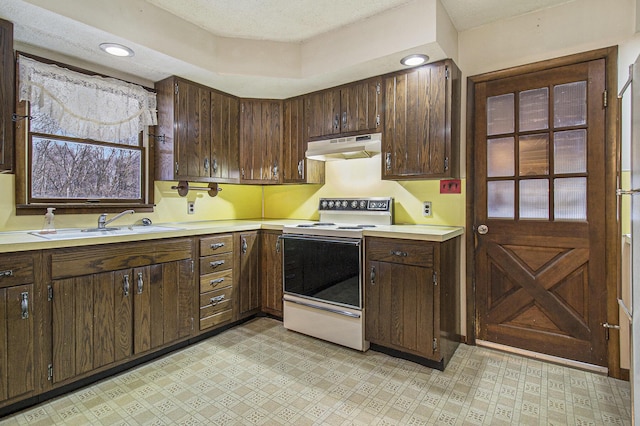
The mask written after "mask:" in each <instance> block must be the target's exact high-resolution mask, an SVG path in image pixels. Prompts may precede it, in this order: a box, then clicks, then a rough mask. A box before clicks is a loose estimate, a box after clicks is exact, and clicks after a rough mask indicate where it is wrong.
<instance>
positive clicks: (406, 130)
mask: <svg viewBox="0 0 640 426" xmlns="http://www.w3.org/2000/svg"><path fill="white" fill-rule="evenodd" d="M384 91H385V101H384V126H383V132H382V133H383V135H382V144H383V145H382V178H383V179H393V180H402V179H429V178H449V177H458V174H459V172H458V169H459V147H458V146H459V144H460V129H459V127H460V124H459V120H460V71H459V70H458V68H457V67H456V65H455V64H454V63H453V61H451V60H445V61H441V62H435V63H432V64H428V65H425V66H422V67H419V68H413V69H411V70H408V71H402V72H397V73H393V74H389V75H386V76H385V77H384Z"/></svg>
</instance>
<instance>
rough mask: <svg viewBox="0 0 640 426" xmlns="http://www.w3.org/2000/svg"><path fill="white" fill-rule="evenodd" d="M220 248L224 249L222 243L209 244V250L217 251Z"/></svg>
mask: <svg viewBox="0 0 640 426" xmlns="http://www.w3.org/2000/svg"><path fill="white" fill-rule="evenodd" d="M222 247H224V243H214V244H211V248H212V249H213V250H217V249H219V248H222Z"/></svg>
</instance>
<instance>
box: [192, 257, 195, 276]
mask: <svg viewBox="0 0 640 426" xmlns="http://www.w3.org/2000/svg"><path fill="white" fill-rule="evenodd" d="M194 264H195V262H194V261H193V260H192V261H191V273H192V274H193V273H194V272H195V269H194V268H195V266H194Z"/></svg>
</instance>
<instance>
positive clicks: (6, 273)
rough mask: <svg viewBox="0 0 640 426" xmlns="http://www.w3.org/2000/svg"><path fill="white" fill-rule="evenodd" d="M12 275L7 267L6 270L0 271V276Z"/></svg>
mask: <svg viewBox="0 0 640 426" xmlns="http://www.w3.org/2000/svg"><path fill="white" fill-rule="evenodd" d="M12 276H13V271H12V270H11V269H9V270H8V271H0V278H4V277H12Z"/></svg>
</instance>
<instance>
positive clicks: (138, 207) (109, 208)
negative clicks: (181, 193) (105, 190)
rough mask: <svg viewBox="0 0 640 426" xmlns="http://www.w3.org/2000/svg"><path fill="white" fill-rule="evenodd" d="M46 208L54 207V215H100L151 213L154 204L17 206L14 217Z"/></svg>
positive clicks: (42, 211)
mask: <svg viewBox="0 0 640 426" xmlns="http://www.w3.org/2000/svg"><path fill="white" fill-rule="evenodd" d="M48 207H55V209H56V212H55V213H56V214H83V213H90V214H100V213H119V212H121V211H123V210H127V209H132V210H135V211H136V213H148V212H153V209H154V207H155V205H154V204H125V203H121V204H119V203H91V204H87V203H78V204H70V203H64V204H55V203H46V204H45V203H42V204H18V205H16V216H29V215H42V214H44V213H46V211H47V208H48Z"/></svg>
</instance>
